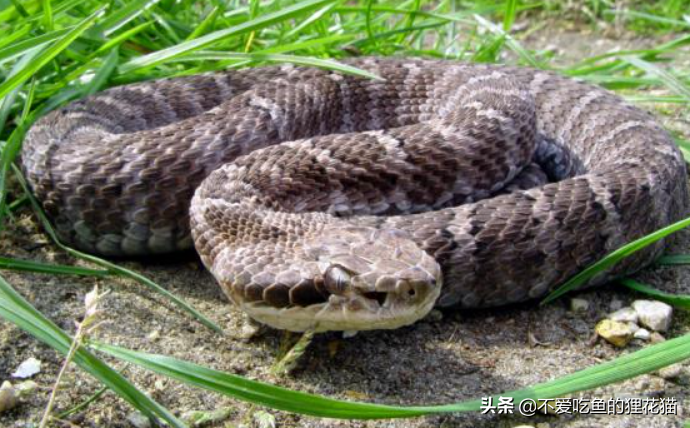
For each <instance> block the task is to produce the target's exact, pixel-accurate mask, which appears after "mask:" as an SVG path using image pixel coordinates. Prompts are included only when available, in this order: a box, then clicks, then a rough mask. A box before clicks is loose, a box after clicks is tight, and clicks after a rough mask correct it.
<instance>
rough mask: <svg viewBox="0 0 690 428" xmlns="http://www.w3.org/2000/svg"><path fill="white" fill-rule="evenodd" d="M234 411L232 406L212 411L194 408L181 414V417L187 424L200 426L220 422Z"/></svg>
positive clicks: (195, 426) (196, 427)
mask: <svg viewBox="0 0 690 428" xmlns="http://www.w3.org/2000/svg"><path fill="white" fill-rule="evenodd" d="M232 412H233V408H232V407H221V408H220V409H216V410H211V411H200V410H192V411H189V412H185V413H183V414H182V415H181V416H180V419H182V421H183V422H184V423H186V424H187V425H189V426H191V427H194V428H198V427H205V426H209V425H214V426H215V425H216V424H220V423H221V422H223V421H225V420H226V419H228V418H229V417H230V415H231V414H232Z"/></svg>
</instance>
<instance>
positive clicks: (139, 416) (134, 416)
mask: <svg viewBox="0 0 690 428" xmlns="http://www.w3.org/2000/svg"><path fill="white" fill-rule="evenodd" d="M127 421H129V423H130V424H132V426H134V428H151V421H150V420H149V418H147V417H146V415H144V414H143V413H141V412H132V413H130V414H129V415H127Z"/></svg>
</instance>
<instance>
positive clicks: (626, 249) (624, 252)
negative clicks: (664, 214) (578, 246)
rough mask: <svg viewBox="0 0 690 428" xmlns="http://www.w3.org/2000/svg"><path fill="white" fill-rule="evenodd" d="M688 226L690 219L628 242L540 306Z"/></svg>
mask: <svg viewBox="0 0 690 428" xmlns="http://www.w3.org/2000/svg"><path fill="white" fill-rule="evenodd" d="M688 226H690V217H688V218H686V219H684V220H681V221H679V222H676V223H673V224H671V225H669V226H666V227H664V228H663V229H659V230H657V231H656V232H653V233H650V234H649V235H646V236H643V237H642V238H639V239H636V240H634V241H632V242H630V243H629V244H626V245H624V246H622V247H620V248H619V249H617V250H616V251H614V252H612V253H610V254H609V255H607V256H606V257H604V258H603V259H601V260H599V261H598V262H596V263H594V264H593V265H591V266H589V267H588V268H587V269H585V270H583V271H582V272H580V273H578V274H577V275H575V276H574V277H572V278H571V279H569V280H568V281H566V283H565V284H563V285H562V286H560V287H558V289H556V290H554V291H553V292H551V294H549V295H548V296H547V297H546V298H545V299H544V300H543V301H542V302H541V304H542V305H543V304H546V303H549V302H551V301H553V300H554V299H557V298H558V297H560V296H562V295H563V294H565V293H567V292H568V291H571V290H574V289H576V288H577V287H579V286H580V285H582V284H583V283H584V282H585V281H587V280H588V279H590V278H591V277H593V276H594V275H596V274H598V273H599V272H601V271H603V270H604V269H606V268H609V267H611V266H613V265H614V264H616V263H618V262H619V261H621V260H622V259H624V258H625V257H628V256H629V255H631V254H633V253H635V252H637V251H639V250H641V249H643V248H644V247H646V246H648V245H650V244H652V243H654V242H656V241H658V240H660V239H663V238H664V237H666V236H668V235H670V234H672V233H674V232H677V231H679V230H681V229H683V228H686V227H688Z"/></svg>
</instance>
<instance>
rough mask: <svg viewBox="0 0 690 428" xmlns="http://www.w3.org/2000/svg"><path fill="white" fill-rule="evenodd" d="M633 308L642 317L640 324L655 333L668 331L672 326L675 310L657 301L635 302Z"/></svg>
mask: <svg viewBox="0 0 690 428" xmlns="http://www.w3.org/2000/svg"><path fill="white" fill-rule="evenodd" d="M632 307H633V308H634V309H635V312H637V315H639V317H640V323H641V324H642V325H644V326H645V327H649V328H650V329H652V330H654V331H666V330H668V328H669V327H670V325H671V316H672V315H673V308H672V307H671V306H670V305H667V304H666V303H664V302H659V301H656V300H635V301H634V302H633V304H632Z"/></svg>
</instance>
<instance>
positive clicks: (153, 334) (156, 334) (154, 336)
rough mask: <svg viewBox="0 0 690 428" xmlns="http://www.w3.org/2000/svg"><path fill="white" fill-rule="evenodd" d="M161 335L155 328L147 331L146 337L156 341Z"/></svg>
mask: <svg viewBox="0 0 690 428" xmlns="http://www.w3.org/2000/svg"><path fill="white" fill-rule="evenodd" d="M160 337H161V331H160V330H158V329H156V330H153V331H152V332H151V333H149V334H148V335H147V336H146V338H147V339H148V340H151V341H156V340H158V339H159V338H160Z"/></svg>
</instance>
